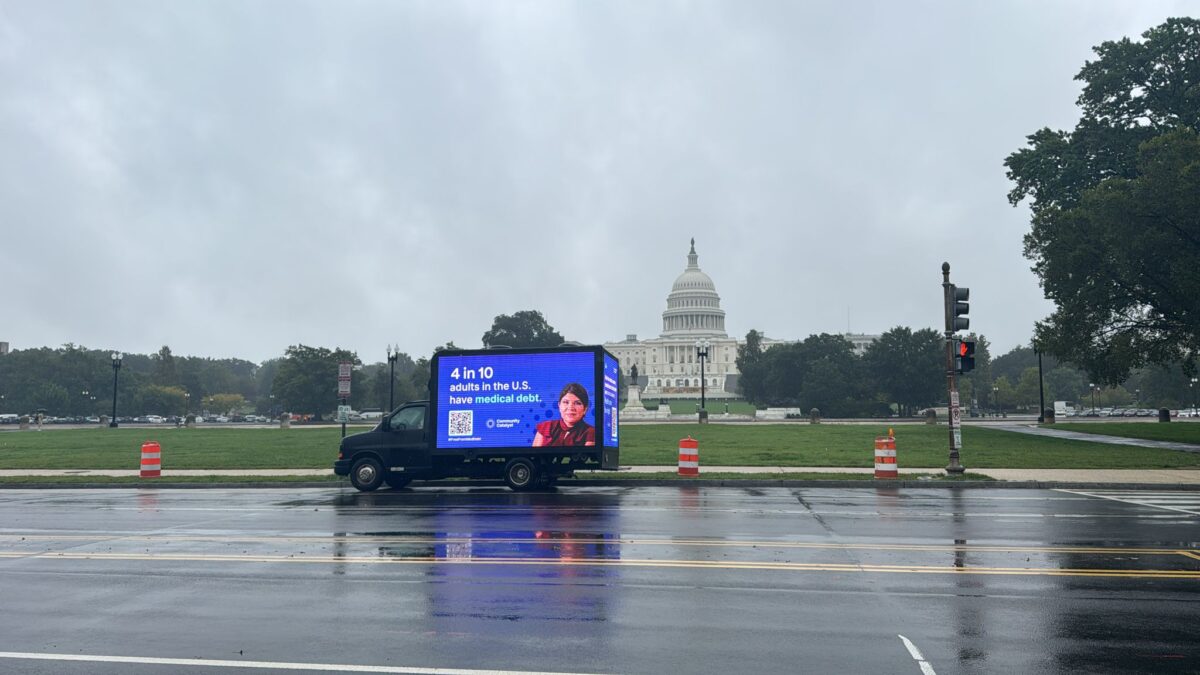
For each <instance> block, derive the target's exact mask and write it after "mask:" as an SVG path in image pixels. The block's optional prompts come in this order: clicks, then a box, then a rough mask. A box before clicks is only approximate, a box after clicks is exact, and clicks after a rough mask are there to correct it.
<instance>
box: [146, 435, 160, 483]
mask: <svg viewBox="0 0 1200 675" xmlns="http://www.w3.org/2000/svg"><path fill="white" fill-rule="evenodd" d="M141 475H142V478H158V477H160V476H162V448H160V447H159V446H158V442H157V441H146V442H145V443H142V474H141Z"/></svg>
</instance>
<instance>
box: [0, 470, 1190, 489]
mask: <svg viewBox="0 0 1200 675" xmlns="http://www.w3.org/2000/svg"><path fill="white" fill-rule="evenodd" d="M676 471H677V467H676V466H674V465H663V466H628V467H621V472H622V473H626V472H628V473H675V472H676ZM967 471H969V472H970V473H973V474H980V475H984V476H988V477H989V478H993V479H995V480H998V481H1020V482H1037V483H1097V484H1106V483H1113V484H1130V483H1143V484H1170V485H1200V468H1196V469H972V468H970V467H967ZM873 472H874V469H872V468H871V467H862V468H858V467H835V466H814V467H802V466H702V467H701V468H700V476H701V477H704V474H711V473H756V474H776V475H778V477H779V478H781V479H786V478H787V477H788V474H799V473H823V474H839V473H840V474H847V473H858V474H864V473H865V474H869V473H873ZM941 473H942V469H938V468H925V469H920V468H916V469H901V470H900V476H901V477H902V478H903V477H905V476H915V475H920V474H924V475H931V474H932V475H938V474H941ZM591 474H592V472H588V471H580V472H576V475H577V476H578V477H579V478H589V477H590V476H591ZM137 475H138V470H137V469H111V470H110V469H2V470H0V477H5V476H137ZM332 475H333V470H332V469H233V470H219V469H163V470H162V477H163V478H173V477H174V478H183V477H187V476H263V477H275V476H313V477H327V476H332Z"/></svg>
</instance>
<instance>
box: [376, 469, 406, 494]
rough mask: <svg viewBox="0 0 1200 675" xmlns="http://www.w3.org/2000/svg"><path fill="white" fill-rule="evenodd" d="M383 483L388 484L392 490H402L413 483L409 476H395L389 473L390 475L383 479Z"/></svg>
mask: <svg viewBox="0 0 1200 675" xmlns="http://www.w3.org/2000/svg"><path fill="white" fill-rule="evenodd" d="M383 482H385V483H387V484H388V487H390V488H392V489H393V490H399V489H400V488H403V487H405V486H407V485H408V484H409V483H411V482H412V478H411V477H409V476H401V475H398V474H394V473H392V472H390V471H389V472H388V475H386V476H384V477H383Z"/></svg>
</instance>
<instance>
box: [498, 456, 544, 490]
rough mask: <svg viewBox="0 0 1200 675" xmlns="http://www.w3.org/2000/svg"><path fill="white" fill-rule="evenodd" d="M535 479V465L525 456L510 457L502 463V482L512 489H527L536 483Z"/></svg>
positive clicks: (536, 473) (536, 472) (536, 474)
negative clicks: (505, 462) (506, 462)
mask: <svg viewBox="0 0 1200 675" xmlns="http://www.w3.org/2000/svg"><path fill="white" fill-rule="evenodd" d="M537 480H538V470H537V467H536V466H534V464H533V462H531V461H529V460H528V459H527V458H525V457H516V458H513V459H510V460H508V464H505V465H504V483H505V485H508V487H510V488H512V489H513V490H514V491H517V492H523V491H525V490H528V489H530V488H532V487H533V486H534V485H536V484H537Z"/></svg>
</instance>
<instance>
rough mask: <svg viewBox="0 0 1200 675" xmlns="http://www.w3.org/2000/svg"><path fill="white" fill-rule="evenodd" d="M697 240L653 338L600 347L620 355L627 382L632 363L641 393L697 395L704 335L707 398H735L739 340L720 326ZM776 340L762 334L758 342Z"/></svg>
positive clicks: (630, 338) (722, 315) (634, 338)
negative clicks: (698, 349) (659, 331)
mask: <svg viewBox="0 0 1200 675" xmlns="http://www.w3.org/2000/svg"><path fill="white" fill-rule="evenodd" d="M698 258H699V256H697V255H696V240H695V239H693V240H692V249H691V250H690V251H688V264H687V268H686V269H684V270H683V274H680V275H679V278H678V279H676V280H675V283H674V284H672V285H671V293H670V294H669V295H667V309H666V310H665V311H664V312H663V314H662V321H663V324H662V325H663V330H662V334H661V335H659V336H658V337H657V338H652V339H649V340H640V341H639V340H638V339H637V336H636V335H629V336H626V338H625V339H624V340H623V341H621V342H608V343H605V345H604V348H605V349H607V350H608V351H610V352H612V354H613V356H615V357H617V358H618V359H620V361H621V372H622V373H624V375H625V378H626V382H627V383H629V382H632V381H631V380H630V379H629V376H630V369H631V368H632V367H633V366H637V370H638V378H637V382H638V385H639V386H641V387H642V396H643V397H645V398H650V399H655V398H672V397H677V398H699V396H700V359H699V358H697V356H696V343H697V342H698V341H705V340H706V341H708V358H707V359H705V363H704V379H705V385H704V387H705V393H706V395H707V396H710V397H712V398H735V397H737V396H738V394H737V379H738V369H737V364H736V363H735V361H736V359H737V349H738V344H739V343H738V340H737V339H736V338H731V337H729V335H728V334H727V333H726V332H725V310H723V309H721V296H719V295H717V287H716V285H715V284H713V280H712V279H711V278H710V277H709V276H708V275H707V274H705V273H704V272H702V271H701V270H700V265H699V264H698V263H697V260H698ZM780 342H782V341H781V340H770V339H767V338H763V347H764V348H766V347H768V346H770V345H774V344H778V343H780Z"/></svg>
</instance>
